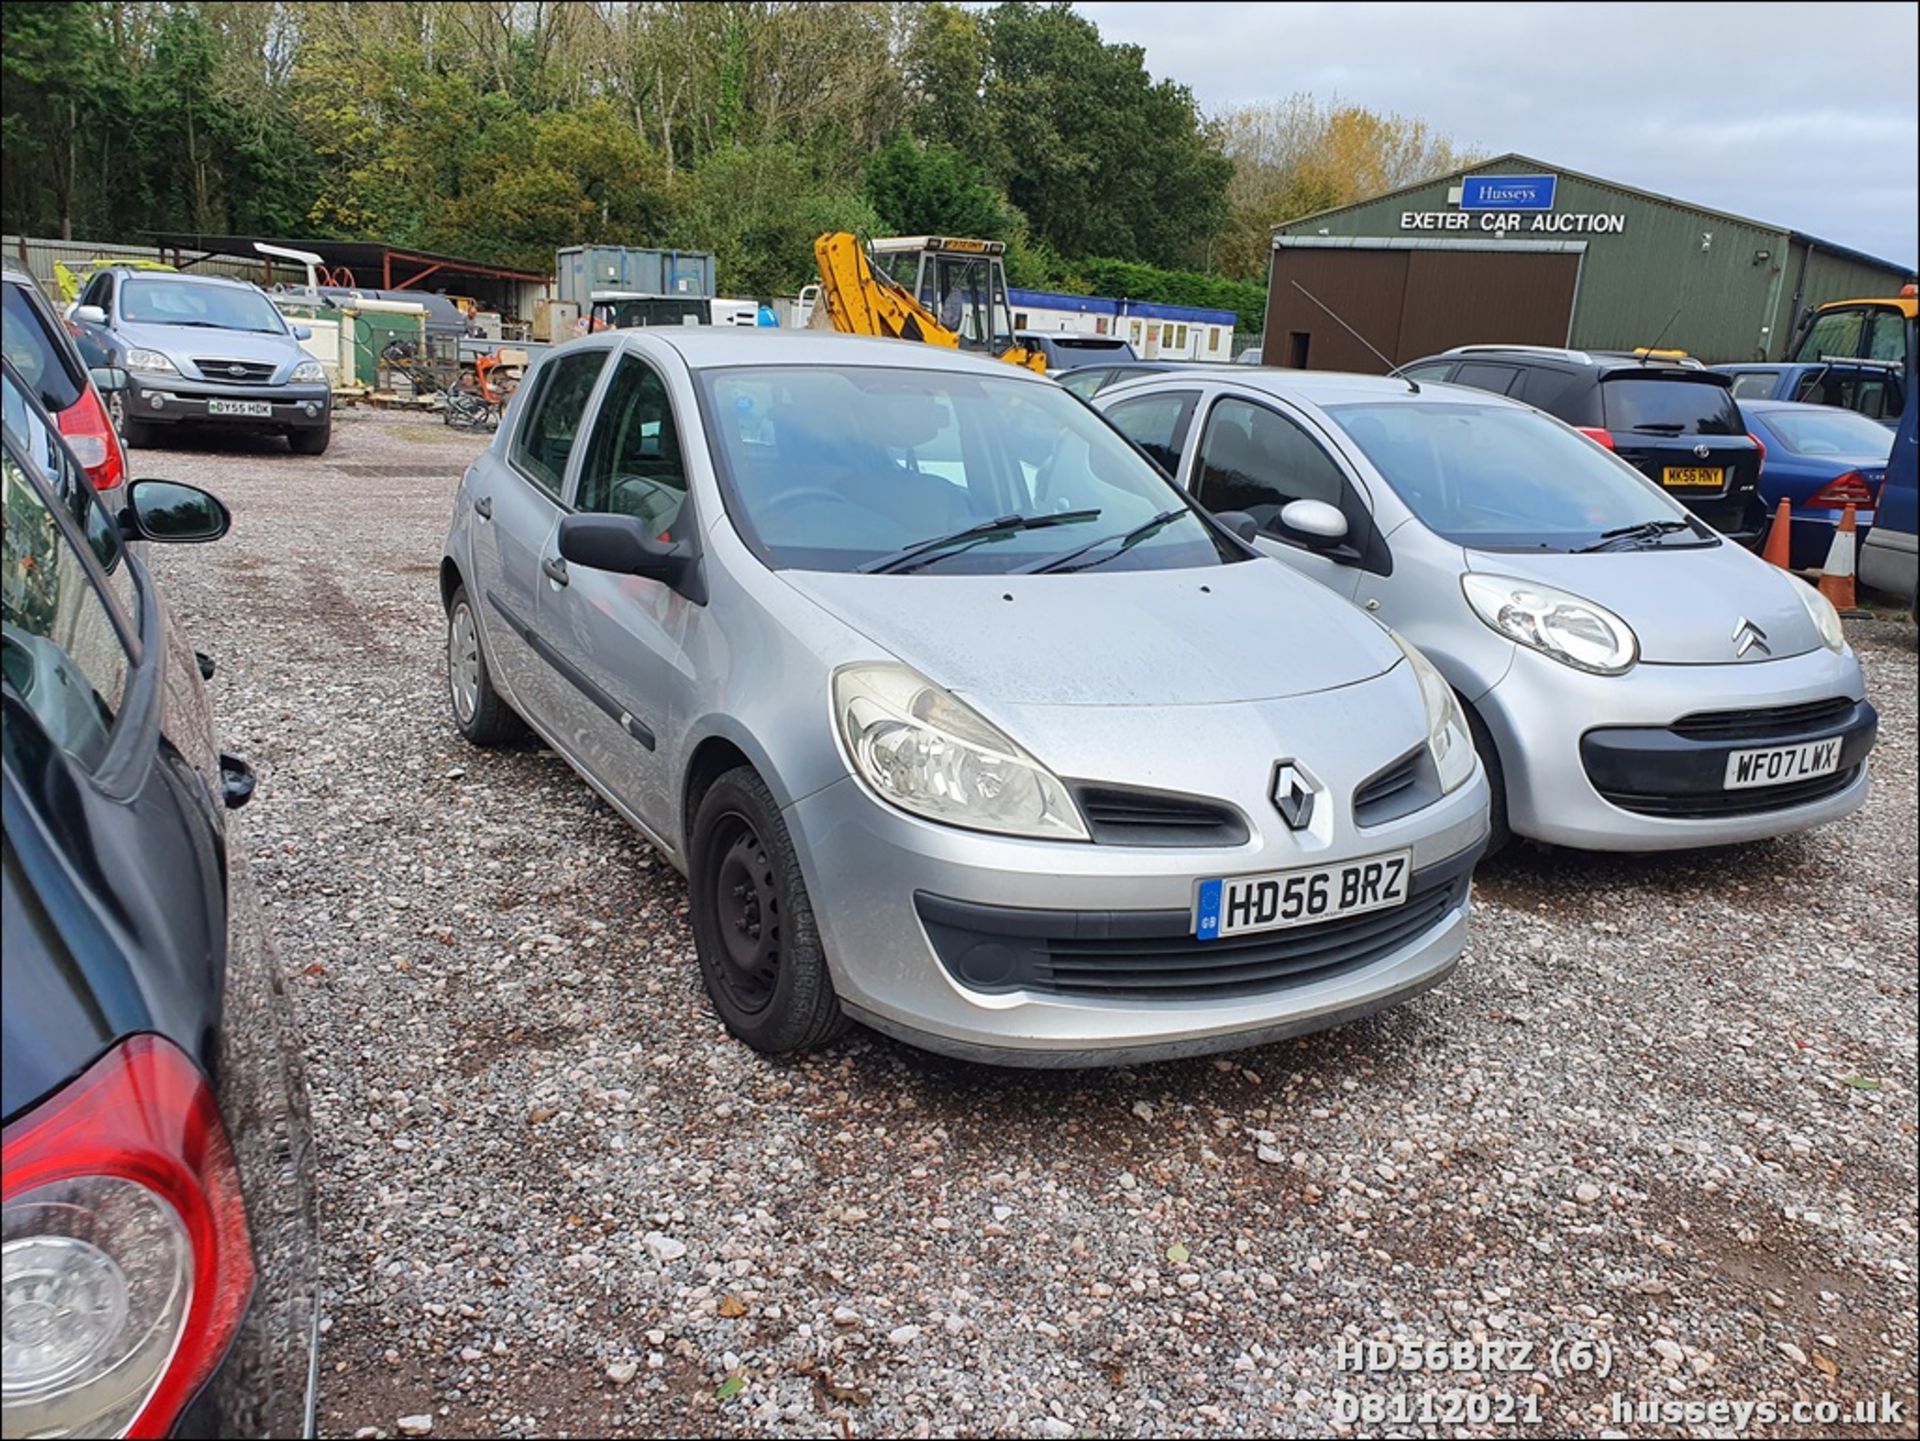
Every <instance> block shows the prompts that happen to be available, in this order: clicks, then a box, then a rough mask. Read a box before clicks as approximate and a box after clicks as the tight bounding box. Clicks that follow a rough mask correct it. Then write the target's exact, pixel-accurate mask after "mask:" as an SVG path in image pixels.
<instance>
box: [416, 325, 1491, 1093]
mask: <svg viewBox="0 0 1920 1441" xmlns="http://www.w3.org/2000/svg"><path fill="white" fill-rule="evenodd" d="M1249 528H1250V527H1249ZM441 592H442V596H443V598H444V600H445V604H446V610H447V617H448V623H447V672H448V682H449V693H450V696H451V701H452V708H453V715H454V720H455V722H456V723H457V724H458V726H459V727H460V729H461V731H462V732H464V733H465V735H466V736H467V737H468V738H469V739H470V740H472V741H473V742H475V743H476V744H481V745H487V744H492V743H495V742H499V741H502V740H505V739H508V738H510V737H512V736H513V735H515V734H516V733H517V732H518V730H519V729H520V727H521V725H522V724H523V723H524V724H525V725H526V726H530V727H532V729H533V730H534V731H536V732H537V733H538V734H539V735H540V736H541V737H542V738H544V739H545V740H546V741H547V743H548V744H550V745H551V746H552V747H553V749H554V750H555V751H557V752H558V753H559V754H560V755H561V756H563V757H564V758H565V759H566V760H567V761H568V763H569V764H571V765H572V766H573V767H574V769H575V770H577V771H578V772H579V773H580V775H581V776H582V777H583V778H585V780H586V781H587V782H588V784H590V785H591V786H592V787H593V788H594V789H595V790H596V791H598V792H599V793H600V794H601V795H602V796H604V797H605V798H606V799H607V800H608V802H609V803H610V804H612V805H613V806H614V807H615V808H616V809H617V810H618V811H619V812H620V814H621V815H622V816H624V817H625V818H626V819H627V820H628V821H629V822H631V823H632V824H633V825H634V826H635V827H636V828H637V829H638V830H639V831H640V832H641V833H642V834H644V835H645V836H646V837H647V838H648V840H649V841H650V842H651V843H652V844H653V845H654V846H655V847H657V848H658V850H659V851H660V853H661V854H662V855H664V856H665V857H667V858H668V859H669V860H670V861H671V862H672V863H673V864H674V865H675V866H677V867H678V868H679V869H680V870H681V871H683V872H684V873H685V874H686V876H687V881H688V888H689V901H690V907H689V909H690V913H691V919H692V926H693V932H694V939H695V943H696V949H697V951H698V954H699V960H700V967H701V971H702V974H703V977H704V979H705V982H706V986H707V989H708V993H709V994H710V996H711V997H712V1000H713V1004H714V1006H715V1008H716V1009H717V1010H718V1012H719V1014H720V1016H721V1018H722V1019H723V1021H724V1022H725V1023H726V1025H727V1026H728V1028H729V1029H730V1030H731V1031H732V1032H733V1033H734V1034H735V1035H737V1036H739V1037H740V1038H741V1039H743V1040H745V1041H746V1042H747V1043H748V1044H750V1045H752V1046H755V1047H758V1048H760V1049H762V1050H767V1051H789V1050H795V1049H798V1048H801V1047H805V1046H809V1045H814V1044H817V1043H820V1042H823V1041H825V1040H827V1039H829V1038H831V1037H832V1036H833V1035H835V1034H836V1033H837V1032H838V1031H839V1029H840V1028H841V1027H842V1026H843V1025H844V1024H845V1022H846V1020H847V1019H849V1018H851V1019H855V1020H859V1021H863V1022H865V1023H866V1024H868V1025H870V1026H873V1027H875V1028H876V1029H878V1030H881V1031H884V1032H887V1033H889V1034H892V1035H895V1036H899V1037H902V1038H904V1039H906V1040H909V1041H911V1042H914V1043H917V1044H919V1045H923V1046H926V1047H929V1048H932V1049H935V1050H940V1051H945V1052H948V1053H951V1054H957V1055H961V1056H966V1057H973V1058H978V1059H984V1060H989V1061H996V1062H1004V1063H1010V1064H1017V1065H1031V1066H1069V1065H1085V1064H1096V1063H1105V1062H1119V1061H1127V1060H1137V1059H1145V1058H1152V1057H1158V1056H1172V1055H1183V1054H1190V1053H1195V1052H1203V1051H1208V1050H1215V1049H1224V1048H1228V1047H1233V1046H1241V1045H1249V1044H1253V1043H1255V1042H1259V1041H1264V1040H1269V1039H1273V1038H1276V1037H1280V1036H1285V1035H1291V1034H1295V1033H1298V1032H1302V1031H1307V1030H1312V1029H1316V1028H1319V1027H1323V1026H1329V1025H1333V1024H1335V1023H1337V1022H1340V1021H1343V1020H1347V1019H1350V1018H1352V1017H1356V1016H1359V1015H1363V1014H1365V1013H1367V1012H1370V1011H1373V1010H1377V1009H1379V1008H1380V1007H1382V1006H1386V1005H1390V1004H1393V1003H1395V1002H1397V1001H1401V1000H1404V999H1406V998H1408V997H1411V996H1413V995H1415V994H1417V993H1419V992H1421V991H1423V990H1425V989H1426V988H1428V987H1430V986H1432V985H1434V984H1435V983H1437V982H1438V981H1439V980H1441V979H1442V978H1443V977H1444V976H1445V975H1446V974H1447V973H1448V972H1449V971H1451V970H1452V969H1453V967H1454V965H1455V964H1456V963H1457V961H1458V959H1459V956H1460V953H1461V948H1462V944H1463V941H1464V937H1465V934H1466V918H1467V907H1468V895H1469V889H1470V875H1471V870H1472V867H1473V863H1474V861H1475V859H1476V858H1477V857H1478V855H1479V854H1480V851H1481V848H1482V846H1483V844H1484V842H1485V839H1486V831H1487V789H1486V783H1485V780H1484V777H1483V774H1482V772H1481V770H1480V767H1479V764H1478V762H1477V760H1476V759H1475V755H1474V751H1473V745H1472V742H1471V738H1470V736H1469V735H1468V732H1467V728H1466V722H1465V721H1464V719H1463V717H1462V715H1461V712H1460V710H1459V708H1458V706H1457V704H1456V703H1455V701H1454V698H1453V694H1452V691H1451V690H1450V689H1449V688H1448V686H1447V685H1446V684H1445V682H1444V681H1443V680H1442V679H1441V678H1440V676H1439V674H1438V672H1437V671H1435V670H1434V668H1433V667H1432V666H1431V665H1430V664H1429V663H1428V662H1427V661H1426V660H1425V659H1424V658H1423V657H1422V656H1421V655H1420V654H1419V653H1418V652H1417V651H1415V650H1414V649H1412V648H1411V647H1409V646H1407V645H1405V644H1404V643H1402V642H1400V641H1398V640H1397V638H1396V637H1395V636H1394V635H1393V634H1392V633H1391V632H1390V631H1388V630H1386V629H1385V628H1384V627H1382V626H1381V625H1379V624H1377V623H1376V622H1375V621H1374V620H1372V619H1370V618H1368V617H1367V616H1366V615H1364V614H1363V613H1362V612H1360V611H1359V610H1357V609H1355V608H1354V607H1353V606H1351V605H1349V604H1347V603H1346V602H1344V601H1342V600H1339V599H1337V598H1336V597H1334V596H1332V595H1330V594H1328V593H1327V592H1326V591H1325V590H1323V589H1322V588H1320V587H1319V586H1317V585H1314V584H1313V583H1312V582H1311V581H1308V580H1306V579H1304V578H1303V577H1300V576H1297V575H1295V574H1293V573H1292V572H1290V571H1288V570H1287V569H1286V568H1285V567H1283V566H1278V565H1275V564H1273V563H1272V562H1271V561H1267V560H1262V559H1260V558H1259V557H1258V556H1257V554H1256V553H1255V552H1254V551H1253V550H1252V549H1251V548H1250V547H1249V546H1248V545H1247V544H1246V543H1245V542H1244V541H1243V540H1242V539H1241V538H1240V536H1239V535H1238V534H1236V533H1235V530H1234V522H1232V521H1231V520H1222V519H1216V518H1215V517H1213V516H1211V515H1209V514H1207V513H1206V512H1205V511H1203V510H1201V509H1199V508H1198V507H1197V506H1195V505H1194V504H1193V503H1192V502H1191V501H1190V500H1189V499H1188V498H1187V497H1186V496H1185V495H1184V494H1183V493H1182V492H1181V491H1180V490H1179V489H1178V488H1176V487H1174V486H1172V485H1169V484H1168V483H1167V481H1166V480H1165V479H1164V478H1163V477H1162V476H1161V475H1160V474H1158V472H1157V471H1156V470H1155V469H1154V467H1153V466H1152V465H1150V464H1149V463H1148V462H1147V460H1146V459H1145V458H1143V457H1142V456H1141V454H1140V453H1139V452H1137V451H1136V450H1134V449H1133V448H1132V447H1131V446H1129V445H1128V443H1127V442H1126V441H1125V440H1124V439H1123V438H1122V437H1121V436H1119V435H1118V434H1117V433H1116V432H1114V431H1113V430H1112V429H1111V428H1110V427H1108V426H1107V425H1106V424H1105V423H1104V422H1103V421H1102V420H1100V418H1099V417H1098V416H1097V415H1095V414H1094V413H1093V412H1092V411H1090V410H1088V409H1087V408H1086V407H1085V405H1083V404H1082V403H1081V402H1080V401H1078V400H1076V399H1074V398H1073V397H1072V396H1070V395H1068V394H1067V393H1066V392H1065V391H1063V390H1061V389H1060V388H1059V387H1058V386H1057V385H1055V384H1054V383H1053V382H1051V381H1049V380H1046V379H1043V378H1042V377H1039V376H1035V375H1029V374H1025V373H1023V372H1020V371H1018V370H1015V369H1014V368H1012V367H1010V366H1005V365H1001V364H998V363H996V362H993V361H990V360H983V359H978V358H974V357H969V356H963V355H957V354H954V353H952V352H945V351H940V350H935V349H933V348H931V347H925V346H916V345H908V344H905V343H901V342H891V341H868V340H858V339H853V338H849V337H837V336H815V335H806V334H785V335H770V334H766V333H739V332H727V331H723V330H685V331H667V330H645V331H638V330H636V331H625V332H620V333H610V334H605V335H600V336H594V337H591V338H588V339H585V340H581V341H576V342H574V343H571V344H568V345H564V346H561V347H559V348H557V349H556V350H554V351H552V352H549V353H548V354H547V355H546V356H545V357H543V358H542V359H541V361H540V362H539V363H538V365H537V366H536V367H535V369H534V370H533V372H532V373H531V374H530V376H529V377H528V379H527V382H526V383H525V384H524V385H523V386H522V387H521V388H520V390H519V392H518V394H517V395H516V396H515V398H514V401H513V406H512V410H511V413H510V414H509V416H508V417H507V422H506V423H505V424H504V425H503V426H502V428H501V430H500V433H499V435H498V436H497V437H496V438H495V440H494V443H493V445H492V446H491V448H490V449H489V450H488V451H487V452H486V453H485V454H484V455H483V456H482V457H481V458H480V459H479V460H478V461H476V462H475V463H474V464H473V466H472V467H471V468H470V469H469V470H468V471H467V473H466V475H465V477H464V478H463V480H462V483H461V485H460V488H459V493H458V496H457V498H456V501H455V505H454V514H453V523H452V528H451V530H450V532H449V534H448V537H447V544H446V554H445V558H444V561H443V562H442V567H441Z"/></svg>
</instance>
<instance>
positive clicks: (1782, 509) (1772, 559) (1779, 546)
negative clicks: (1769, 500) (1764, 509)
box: [1760, 495, 1793, 570]
mask: <svg viewBox="0 0 1920 1441" xmlns="http://www.w3.org/2000/svg"><path fill="white" fill-rule="evenodd" d="M1792 558H1793V502H1792V501H1790V500H1788V499H1787V498H1786V497H1785V496H1784V495H1783V496H1781V497H1780V504H1779V506H1778V507H1777V508H1776V509H1775V510H1774V512H1773V527H1772V529H1770V530H1769V531H1768V532H1767V546H1766V549H1765V550H1763V551H1761V552H1760V559H1762V560H1764V561H1765V562H1766V563H1767V564H1768V565H1777V566H1779V567H1780V569H1782V570H1791V569H1792V568H1793V564H1792Z"/></svg>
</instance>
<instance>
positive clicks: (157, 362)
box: [126, 345, 180, 375]
mask: <svg viewBox="0 0 1920 1441" xmlns="http://www.w3.org/2000/svg"><path fill="white" fill-rule="evenodd" d="M126 363H127V369H128V370H142V371H145V372H146V373H147V374H148V375H178V374H179V373H180V367H179V366H177V365H175V364H174V363H173V362H172V361H171V360H168V359H167V357H166V356H164V355H162V354H161V353H160V352H159V351H157V350H142V349H141V348H140V347H139V346H137V345H135V346H132V347H130V348H129V349H128V351H127V362H126Z"/></svg>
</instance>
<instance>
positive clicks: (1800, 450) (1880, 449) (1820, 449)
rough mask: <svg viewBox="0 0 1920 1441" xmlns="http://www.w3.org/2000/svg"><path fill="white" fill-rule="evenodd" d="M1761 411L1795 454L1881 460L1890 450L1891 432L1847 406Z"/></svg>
mask: <svg viewBox="0 0 1920 1441" xmlns="http://www.w3.org/2000/svg"><path fill="white" fill-rule="evenodd" d="M1765 414H1766V421H1767V425H1768V427H1769V428H1770V429H1771V430H1772V431H1773V433H1774V434H1775V435H1777V436H1779V437H1780V443H1781V444H1782V445H1784V446H1785V447H1786V448H1787V449H1788V450H1790V451H1792V452H1793V453H1794V454H1795V455H1809V456H1826V455H1831V456H1837V457H1843V458H1845V459H1847V460H1872V461H1885V460H1886V458H1887V457H1888V456H1889V455H1891V454H1892V453H1893V432H1892V431H1891V430H1889V429H1887V427H1886V426H1884V425H1882V424H1881V423H1880V422H1879V421H1877V420H1869V419H1867V417H1866V416H1864V415H1859V414H1857V413H1855V412H1854V411H1851V410H1833V409H1829V408H1828V407H1826V406H1820V407H1817V408H1811V409H1807V410H1769V411H1767V412H1766V413H1765Z"/></svg>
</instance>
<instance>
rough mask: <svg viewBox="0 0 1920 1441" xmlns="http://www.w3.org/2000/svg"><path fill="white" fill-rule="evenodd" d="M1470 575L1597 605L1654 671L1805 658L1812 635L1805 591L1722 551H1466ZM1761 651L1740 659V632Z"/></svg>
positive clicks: (1727, 548)
mask: <svg viewBox="0 0 1920 1441" xmlns="http://www.w3.org/2000/svg"><path fill="white" fill-rule="evenodd" d="M1467 567H1468V569H1470V570H1472V571H1475V572H1478V573H1479V574H1482V575H1504V576H1513V577H1515V578H1516V579H1519V580H1532V581H1536V582H1538V583H1540V584H1543V585H1550V586H1556V587H1558V588H1559V589H1561V590H1564V591H1570V592H1572V593H1573V594H1574V595H1577V596H1581V597H1583V598H1584V599H1587V600H1591V601H1595V602H1597V603H1598V604H1600V605H1603V606H1605V607H1606V608H1607V609H1608V610H1610V611H1612V612H1613V613H1614V614H1615V615H1617V616H1619V617H1620V618H1621V619H1622V620H1624V621H1625V622H1626V623H1627V624H1628V625H1630V626H1632V627H1633V632H1634V634H1635V635H1636V636H1638V637H1639V638H1640V658H1641V659H1642V660H1644V661H1650V662H1652V663H1654V664H1656V665H1731V664H1733V663H1735V662H1744V663H1753V662H1756V661H1767V660H1781V659H1784V658H1785V657H1787V656H1793V655H1804V654H1806V653H1807V652H1809V651H1814V650H1818V649H1819V648H1820V646H1821V645H1822V643H1823V642H1822V641H1821V639H1820V632H1819V629H1818V628H1817V627H1816V626H1815V625H1814V623H1813V617H1812V616H1811V615H1809V614H1808V613H1807V608H1806V607H1805V606H1804V605H1802V604H1801V602H1800V601H1799V599H1798V598H1797V597H1796V596H1795V595H1794V593H1793V591H1792V590H1791V587H1792V586H1796V585H1802V584H1804V583H1805V582H1803V581H1799V580H1796V579H1795V578H1794V577H1793V576H1791V575H1789V574H1787V572H1785V571H1783V570H1780V569H1777V568H1776V567H1774V566H1770V565H1768V564H1767V563H1766V562H1765V561H1762V560H1760V559H1759V558H1758V557H1756V556H1754V555H1751V554H1749V553H1748V552H1747V551H1745V550H1742V549H1741V548H1740V547H1739V546H1737V545H1733V544H1731V543H1728V542H1722V543H1721V544H1719V545H1717V546H1714V547H1712V548H1710V549H1703V550H1691V549H1681V548H1677V547H1672V546H1669V547H1667V548H1665V549H1655V550H1621V551H1599V552H1594V553H1592V554H1587V555H1546V554H1541V555H1527V554H1512V553H1509V552H1504V551H1502V552H1498V553H1494V552H1489V551H1473V550H1469V551H1468V552H1467ZM1747 625H1752V626H1755V627H1758V629H1759V630H1760V631H1761V632H1762V638H1761V641H1760V643H1759V644H1754V645H1750V646H1749V647H1748V648H1747V649H1746V652H1745V653H1744V654H1740V653H1738V651H1739V646H1740V642H1741V638H1742V633H1743V631H1744V628H1745V626H1747Z"/></svg>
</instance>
